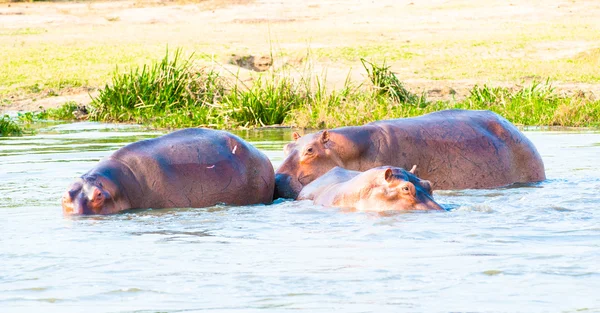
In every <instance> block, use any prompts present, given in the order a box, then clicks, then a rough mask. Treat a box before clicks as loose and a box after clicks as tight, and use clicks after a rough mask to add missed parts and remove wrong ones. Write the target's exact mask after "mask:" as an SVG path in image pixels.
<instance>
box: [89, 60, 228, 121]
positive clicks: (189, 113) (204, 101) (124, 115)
mask: <svg viewBox="0 0 600 313" xmlns="http://www.w3.org/2000/svg"><path fill="white" fill-rule="evenodd" d="M192 60H193V59H192V56H190V57H188V58H186V59H183V58H182V51H181V50H180V49H177V50H175V53H174V54H173V56H171V55H170V54H169V52H168V51H167V53H166V55H165V57H164V58H163V59H162V60H161V61H160V62H157V63H154V64H152V65H150V66H147V65H144V66H142V67H141V68H135V69H132V70H131V71H130V72H129V73H125V74H119V71H118V69H116V70H115V73H114V76H113V80H112V84H110V85H109V84H107V85H106V86H105V87H104V89H101V90H100V92H99V95H98V96H97V97H96V98H94V99H93V100H92V107H93V109H92V112H91V114H90V118H91V119H94V120H100V121H121V122H141V123H144V122H149V121H150V122H152V121H154V120H155V118H157V117H162V116H171V117H172V116H177V115H182V116H186V117H187V118H184V119H181V118H176V119H177V120H178V121H174V125H169V123H168V121H164V120H163V121H156V122H157V123H158V124H159V125H161V126H163V127H164V126H166V127H169V126H171V127H175V126H177V125H178V124H177V123H184V124H185V125H189V124H190V123H192V124H193V123H199V124H201V125H208V124H210V120H209V119H207V118H206V117H207V114H208V112H209V111H211V105H212V104H214V103H216V102H217V101H218V100H219V99H220V98H221V97H222V96H223V94H224V91H225V85H224V83H223V82H222V81H221V79H220V77H219V75H218V74H217V73H216V72H213V71H210V70H208V71H207V70H205V69H197V68H195V67H194V65H193V62H192ZM197 113H200V114H197Z"/></svg>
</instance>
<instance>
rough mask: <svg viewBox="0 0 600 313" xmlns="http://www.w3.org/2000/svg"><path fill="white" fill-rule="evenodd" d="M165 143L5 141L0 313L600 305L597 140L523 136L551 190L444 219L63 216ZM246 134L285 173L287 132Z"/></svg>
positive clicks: (496, 192)
mask: <svg viewBox="0 0 600 313" xmlns="http://www.w3.org/2000/svg"><path fill="white" fill-rule="evenodd" d="M160 134H161V133H160V132H149V131H145V130H144V129H142V128H140V127H136V126H131V125H109V124H95V123H77V124H63V125H51V126H48V127H47V128H44V129H42V130H40V132H39V133H38V134H37V135H35V136H30V137H20V138H0V230H1V232H2V236H0V311H2V312H33V311H35V312H39V311H42V312H82V311H85V312H131V311H135V312H156V311H175V312H176V311H201V310H216V311H242V312H253V311H262V310H265V309H267V310H272V311H284V310H299V309H302V310H305V311H308V312H332V311H340V312H397V311H411V312H414V311H418V312H422V311H427V312H431V311H434V312H435V311H440V312H448V311H478V312H479V311H485V312H516V311H518V312H548V311H550V312H556V311H558V312H560V311H565V312H574V311H577V310H584V311H585V310H587V311H592V312H594V311H599V310H600V300H599V299H600V298H599V297H598V296H597V291H598V290H600V265H599V264H600V262H598V260H600V227H599V226H598V225H600V223H599V222H600V213H599V212H600V205H599V204H600V162H599V161H598V160H599V159H598V156H600V145H599V143H600V133H597V132H577V133H576V132H541V131H537V132H527V133H526V134H527V136H528V137H529V138H531V139H532V140H533V142H534V143H535V144H536V146H537V147H538V149H539V150H540V153H541V154H542V157H543V158H544V161H545V164H546V169H547V176H548V180H547V181H545V182H543V183H540V184H528V185H521V186H511V187H507V188H498V189H493V190H461V191H438V192H436V194H435V196H436V199H437V201H438V202H439V203H440V204H441V205H443V206H444V207H445V208H447V209H450V210H449V211H448V212H442V213H440V212H426V213H405V214H383V215H378V214H374V213H357V212H343V211H340V210H337V209H327V208H322V207H318V206H313V205H312V204H311V203H310V202H309V201H297V202H294V201H277V203H275V204H274V205H269V206H265V205H258V206H246V207H227V206H216V207H212V208H202V209H169V210H150V209H146V210H134V211H130V212H127V213H124V214H117V215H113V216H92V217H74V218H65V217H63V216H62V213H61V209H60V203H59V198H60V195H61V194H62V192H63V191H64V190H65V188H66V187H67V186H68V185H69V184H70V183H71V181H72V180H73V179H74V178H75V177H77V176H79V175H81V174H83V173H84V172H86V171H87V170H88V169H90V168H91V167H92V166H93V165H94V164H95V163H96V162H97V161H98V160H99V159H101V158H102V157H104V156H106V155H108V154H110V153H111V152H112V151H114V150H116V149H118V148H119V147H121V146H123V145H125V144H127V143H129V142H133V141H136V140H141V139H145V138H151V137H155V136H158V135H160ZM237 134H238V135H240V136H242V137H244V138H246V139H248V140H250V141H251V142H252V143H253V144H255V145H256V146H258V147H259V148H260V149H261V150H263V151H264V152H265V153H266V154H267V155H268V156H269V157H270V158H271V160H272V161H273V163H274V164H275V165H276V166H277V165H278V164H279V163H280V162H281V161H282V158H283V155H282V152H281V151H282V147H283V145H284V144H285V142H286V141H287V140H288V139H289V138H290V137H291V134H290V133H289V131H286V130H278V129H269V130H261V131H243V132H237Z"/></svg>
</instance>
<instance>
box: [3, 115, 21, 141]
mask: <svg viewBox="0 0 600 313" xmlns="http://www.w3.org/2000/svg"><path fill="white" fill-rule="evenodd" d="M22 133H23V129H22V128H21V127H19V125H17V123H15V122H14V121H12V120H11V119H10V117H8V115H4V116H2V117H1V118H0V136H15V135H21V134H22Z"/></svg>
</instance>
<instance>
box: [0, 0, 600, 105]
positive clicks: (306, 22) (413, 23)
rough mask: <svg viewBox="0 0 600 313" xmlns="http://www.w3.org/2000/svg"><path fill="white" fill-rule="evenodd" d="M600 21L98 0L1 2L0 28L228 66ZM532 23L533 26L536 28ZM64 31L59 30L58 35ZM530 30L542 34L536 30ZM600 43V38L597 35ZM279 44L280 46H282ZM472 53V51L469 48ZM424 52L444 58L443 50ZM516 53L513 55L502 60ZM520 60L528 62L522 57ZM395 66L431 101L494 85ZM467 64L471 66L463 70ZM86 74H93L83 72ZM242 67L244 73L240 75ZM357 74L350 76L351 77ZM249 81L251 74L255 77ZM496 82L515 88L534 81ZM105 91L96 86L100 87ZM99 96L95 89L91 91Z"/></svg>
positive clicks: (538, 14) (595, 7)
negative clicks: (195, 56)
mask: <svg viewBox="0 0 600 313" xmlns="http://www.w3.org/2000/svg"><path fill="white" fill-rule="evenodd" d="M598 20H600V1H536V0H519V1H516V0H515V1H506V0H502V1H498V0H482V1H467V0H453V1H449V0H423V1H416V0H378V1H367V0H343V1H342V0H337V1H336V0H320V1H312V0H307V1H281V0H279V1H275V0H255V1H251V0H245V1H244V0H237V1H236V0H231V1H226V0H209V1H200V2H197V1H196V2H186V1H181V2H178V1H175V2H171V1H107V2H102V1H91V2H89V1H88V2H54V3H49V2H36V3H28V2H25V3H0V29H13V28H14V29H16V28H21V29H23V28H32V29H33V28H39V27H43V28H45V29H48V30H49V31H48V33H47V35H43V36H37V37H36V38H39V39H30V40H40V41H44V42H52V43H57V44H60V43H61V42H73V41H79V42H82V43H84V42H100V43H106V44H128V43H135V44H145V43H147V44H156V43H157V42H164V43H165V44H169V45H171V46H178V45H181V46H186V45H189V44H190V43H191V44H193V46H194V47H204V49H205V50H207V51H210V53H213V54H214V55H216V58H217V61H218V62H221V63H222V64H226V65H224V66H225V67H231V68H230V69H229V70H231V71H237V70H236V69H235V65H229V64H227V63H228V58H229V57H230V56H231V53H232V52H235V53H238V54H248V55H250V54H252V55H266V54H269V52H270V51H272V50H273V49H274V48H275V49H283V50H294V49H297V50H302V49H306V48H307V47H312V48H319V47H334V48H335V47H347V46H354V47H360V46H363V45H372V44H377V43H386V44H396V43H397V44H398V45H401V44H406V43H410V42H411V41H423V40H431V41H432V42H435V41H437V40H445V41H452V40H455V39H456V40H461V39H464V38H480V39H481V40H492V39H493V37H494V34H506V33H510V32H512V31H522V30H523V27H524V25H525V24H523V23H529V24H527V25H528V26H527V27H529V26H532V25H544V23H553V22H556V23H559V22H560V23H563V24H565V25H568V24H569V23H571V22H573V23H575V22H577V23H590V25H592V24H593V25H597V23H598ZM532 27H533V26H532ZM53 30H56V31H53ZM532 31H538V30H536V29H532ZM599 40H600V39H599ZM274 46H275V47H274ZM599 47H600V41H596V42H590V41H580V42H574V41H573V40H571V39H569V38H564V40H559V41H553V42H549V43H546V44H544V45H540V46H539V49H538V50H537V51H534V52H533V53H532V52H531V51H529V53H528V55H527V56H526V57H528V58H537V59H539V60H553V59H556V58H563V57H565V56H570V55H576V54H578V53H582V52H585V51H587V50H589V49H597V48H599ZM465 49H469V47H465ZM426 53H432V54H435V53H443V51H436V49H435V46H434V48H432V49H431V50H430V51H426ZM495 57H511V55H505V56H495ZM520 57H522V56H520ZM302 61H303V60H302V57H301V56H293V55H292V56H289V55H288V56H286V57H285V58H282V59H276V60H274V62H273V66H272V67H275V68H276V67H277V66H280V65H281V64H284V63H286V62H288V63H290V62H291V63H293V62H302ZM357 64H359V63H358V60H354V61H348V60H344V61H335V60H329V59H328V58H327V57H320V58H319V59H318V60H316V62H315V64H314V65H313V67H312V69H313V71H314V72H315V73H318V72H322V71H323V70H324V69H326V70H327V82H328V83H329V84H331V85H332V86H333V87H336V86H340V85H341V84H343V82H344V81H345V80H346V78H347V76H348V75H350V77H351V78H352V79H353V80H355V81H363V80H364V79H365V73H364V69H362V68H361V67H360V66H357ZM391 66H392V69H393V70H394V71H395V72H396V73H397V74H398V76H399V77H400V78H401V80H402V81H404V82H405V83H406V85H407V87H408V88H409V89H411V90H412V91H413V92H418V93H420V92H426V93H427V94H428V97H429V98H430V99H434V100H437V99H442V100H443V99H450V98H452V97H456V98H461V97H464V96H465V95H467V94H468V91H469V90H470V89H471V88H472V87H473V85H475V84H477V83H479V84H481V83H490V81H489V79H488V78H486V77H478V76H474V77H471V78H468V79H460V80H452V79H445V80H431V79H424V78H422V77H420V76H419V74H418V73H419V67H420V66H422V64H418V63H417V64H414V65H409V66H406V65H403V66H402V67H400V66H397V65H396V64H394V63H391ZM461 66H464V67H465V68H467V67H468V66H469V64H464V65H461ZM82 71H85V68H82ZM243 71H244V70H242V74H243V73H244V72H243ZM349 73H350V74H349ZM248 75H249V74H248ZM530 79H531V77H528V76H526V75H525V76H523V77H522V80H520V81H518V82H517V81H503V80H499V81H494V82H493V83H494V84H495V85H501V86H515V85H519V84H522V83H523V82H527V80H530ZM553 85H554V86H555V87H557V89H559V90H563V91H566V92H579V90H583V91H585V92H586V93H591V94H596V95H600V85H599V84H594V83H581V82H573V81H570V82H560V81H558V82H553ZM96 87H97V86H96ZM89 92H90V91H89V90H81V89H73V90H63V91H60V92H59V95H58V96H53V97H46V98H43V99H39V98H37V99H31V98H27V97H25V98H24V99H13V100H12V101H11V103H10V104H8V105H5V106H4V107H2V110H4V111H9V110H37V109H38V108H39V107H40V106H41V107H44V108H47V107H56V106H59V105H61V104H63V103H64V102H66V101H69V100H74V101H76V102H78V103H82V104H86V103H88V102H89V101H90V99H89V96H88V93H89ZM91 93H92V94H93V93H94V91H91Z"/></svg>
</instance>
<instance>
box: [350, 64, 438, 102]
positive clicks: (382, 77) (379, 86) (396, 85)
mask: <svg viewBox="0 0 600 313" xmlns="http://www.w3.org/2000/svg"><path fill="white" fill-rule="evenodd" d="M360 61H361V62H362V65H363V67H364V68H365V70H366V71H367V76H368V77H369V79H370V80H371V83H372V84H373V87H374V88H375V90H376V93H377V94H378V95H380V96H385V97H388V98H389V99H390V100H391V101H395V102H398V103H401V104H406V105H413V106H418V107H425V106H426V105H427V102H426V101H425V97H424V96H417V95H415V94H413V93H411V92H410V91H408V90H407V89H406V88H405V87H404V85H403V84H402V82H400V80H399V79H398V77H396V74H394V73H393V72H392V71H391V70H390V66H386V64H385V62H384V63H383V65H379V66H378V65H375V64H373V63H371V62H369V61H367V60H365V59H360Z"/></svg>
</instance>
